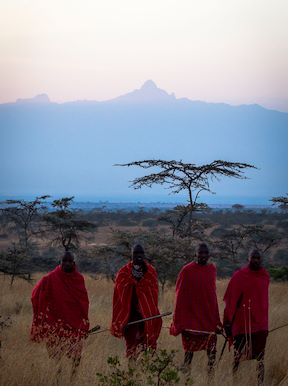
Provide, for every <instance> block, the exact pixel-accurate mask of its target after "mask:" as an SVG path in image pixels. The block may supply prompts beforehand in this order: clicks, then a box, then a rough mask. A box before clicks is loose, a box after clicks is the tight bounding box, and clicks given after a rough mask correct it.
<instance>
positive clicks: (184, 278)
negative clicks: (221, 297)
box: [170, 262, 221, 336]
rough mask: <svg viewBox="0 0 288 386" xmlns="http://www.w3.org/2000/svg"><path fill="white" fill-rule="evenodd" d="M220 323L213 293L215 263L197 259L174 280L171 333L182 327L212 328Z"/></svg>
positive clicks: (209, 330)
mask: <svg viewBox="0 0 288 386" xmlns="http://www.w3.org/2000/svg"><path fill="white" fill-rule="evenodd" d="M217 325H221V322H220V317H219V310H218V302H217V296H216V267H215V265H214V264H207V265H204V266H202V265H200V264H197V263H196V262H192V263H189V264H187V265H185V266H184V267H183V268H182V270H181V271H180V273H179V275H178V278H177V283H176V304H175V310H174V315H173V322H172V325H171V327H170V334H171V335H174V336H176V335H178V334H180V333H181V332H182V331H184V330H197V331H206V332H214V331H215V330H216V327H217Z"/></svg>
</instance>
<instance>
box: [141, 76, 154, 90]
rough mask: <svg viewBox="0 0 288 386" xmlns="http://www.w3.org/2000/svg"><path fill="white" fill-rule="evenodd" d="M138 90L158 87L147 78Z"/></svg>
mask: <svg viewBox="0 0 288 386" xmlns="http://www.w3.org/2000/svg"><path fill="white" fill-rule="evenodd" d="M140 90H158V87H157V85H156V83H155V82H153V80H151V79H149V80H146V82H145V83H143V85H142V87H141V88H140Z"/></svg>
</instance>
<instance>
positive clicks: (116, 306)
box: [111, 262, 162, 348]
mask: <svg viewBox="0 0 288 386" xmlns="http://www.w3.org/2000/svg"><path fill="white" fill-rule="evenodd" d="M146 266H147V272H146V273H145V274H144V276H143V278H142V279H140V280H139V281H137V280H136V279H135V278H134V277H133V275H132V263H131V262H130V263H128V264H126V265H124V267H122V268H121V269H120V271H119V272H118V274H117V276H116V280H115V288H114V295H113V314H112V323H111V334H112V335H114V336H116V337H117V338H120V337H123V336H124V329H125V327H126V325H127V323H128V321H129V317H130V314H131V303H132V293H133V288H134V289H135V291H136V295H137V299H138V308H139V311H140V313H141V316H142V318H143V319H144V318H149V317H150V316H154V315H159V309H158V280H157V273H156V271H155V269H154V268H153V267H152V265H150V264H148V263H146ZM161 327H162V320H161V318H157V319H152V320H149V321H146V322H145V325H144V334H145V337H146V339H145V343H146V344H147V346H149V347H152V348H156V344H157V339H158V337H159V335H160V331H161Z"/></svg>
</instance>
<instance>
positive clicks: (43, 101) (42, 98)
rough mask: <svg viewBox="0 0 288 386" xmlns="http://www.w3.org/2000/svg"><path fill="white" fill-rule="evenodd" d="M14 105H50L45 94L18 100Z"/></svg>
mask: <svg viewBox="0 0 288 386" xmlns="http://www.w3.org/2000/svg"><path fill="white" fill-rule="evenodd" d="M16 103H36V104H46V103H50V99H49V97H48V95H47V94H39V95H36V96H35V97H33V98H19V99H17V101H16Z"/></svg>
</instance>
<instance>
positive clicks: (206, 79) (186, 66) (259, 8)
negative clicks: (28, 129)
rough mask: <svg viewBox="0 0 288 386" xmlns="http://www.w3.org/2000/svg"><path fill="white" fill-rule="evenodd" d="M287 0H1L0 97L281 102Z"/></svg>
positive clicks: (287, 59) (287, 51)
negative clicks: (150, 85)
mask: <svg viewBox="0 0 288 386" xmlns="http://www.w3.org/2000/svg"><path fill="white" fill-rule="evenodd" d="M287 16H288V2H287V0H201V1H200V0H197V1H196V0H142V1H139V0H121V1H119V0H102V1H99V0H98V1H97V0H81V1H80V0H49V1H46V0H0V26H1V27H0V29H1V33H0V103H3V102H8V101H14V100H16V99H17V98H26V97H32V96H34V95H36V94H39V93H44V92H45V93H47V94H48V95H49V96H50V99H52V100H54V101H57V102H64V101H68V100H76V99H94V100H105V99H110V98H113V97H116V96H118V95H120V94H124V93H126V92H128V91H131V90H133V89H135V88H139V87H140V86H141V84H142V83H143V82H144V81H145V80H147V79H153V80H154V81H155V82H156V83H157V85H158V86H159V87H161V88H163V89H165V90H167V91H168V92H175V94H176V96H177V97H188V98H190V99H198V100H199V99H200V100H206V101H215V102H228V103H233V104H240V103H260V104H262V105H265V106H268V107H272V108H276V109H279V110H283V111H288V71H287V69H288V28H287V19H288V18H287Z"/></svg>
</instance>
